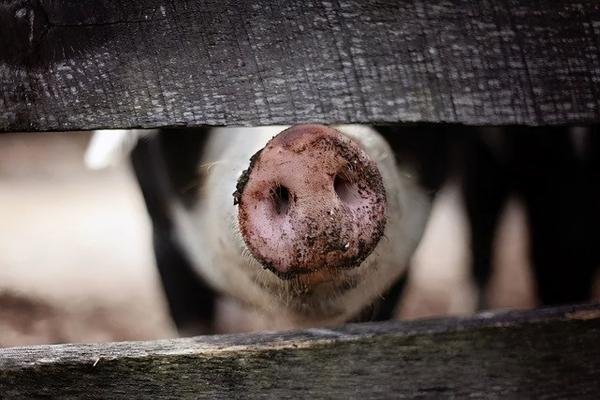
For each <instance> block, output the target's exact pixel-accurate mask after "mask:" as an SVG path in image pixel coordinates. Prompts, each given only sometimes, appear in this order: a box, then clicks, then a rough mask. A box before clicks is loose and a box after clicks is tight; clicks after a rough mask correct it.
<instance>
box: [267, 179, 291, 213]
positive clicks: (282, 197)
mask: <svg viewBox="0 0 600 400" xmlns="http://www.w3.org/2000/svg"><path fill="white" fill-rule="evenodd" d="M271 199H272V200H273V208H274V209H275V213H277V215H284V214H287V212H288V210H289V208H290V191H289V190H288V188H286V187H285V186H282V185H277V186H275V187H274V188H273V189H271Z"/></svg>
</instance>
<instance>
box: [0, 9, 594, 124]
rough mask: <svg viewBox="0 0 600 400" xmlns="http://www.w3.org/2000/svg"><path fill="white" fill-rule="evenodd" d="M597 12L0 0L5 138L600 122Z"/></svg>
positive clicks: (0, 112) (0, 102)
mask: <svg viewBox="0 0 600 400" xmlns="http://www.w3.org/2000/svg"><path fill="white" fill-rule="evenodd" d="M599 31H600V2H598V1H596V0H566V1H552V2H539V1H530V0H505V1H489V0H488V1H486V0H484V1H470V0H444V1H442V0H434V1H429V0H412V1H397V0H379V1H376V2H373V1H369V2H365V1H361V0H344V1H335V2H330V1H325V0H309V1H305V0H293V1H285V2H281V1H275V0H260V1H257V2H255V1H252V2H246V1H239V0H224V1H222V0H218V1H217V0H213V1H200V0H189V1H175V2H173V1H165V0H135V1H123V0H121V1H112V0H84V1H81V0H8V1H3V2H1V3H0V93H1V94H0V131H24V130H30V131H31V130H76V129H93V128H101V127H110V128H124V127H156V126H167V125H189V126H197V125H201V124H211V125H213V124H216V125H221V124H226V125H232V124H245V125H260V124H273V123H292V122H306V121H314V122H328V123H330V122H340V121H345V122H399V121H430V122H440V121H446V122H459V123H467V124H507V123H520V124H533V125H537V124H561V123H572V124H575V123H587V122H600V107H599V106H600V97H599V96H598V93H599V92H600V83H599V82H600V60H599V43H600V39H599Z"/></svg>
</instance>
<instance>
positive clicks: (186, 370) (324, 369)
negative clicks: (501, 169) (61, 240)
mask: <svg viewBox="0 0 600 400" xmlns="http://www.w3.org/2000/svg"><path fill="white" fill-rule="evenodd" d="M599 335H600V305H599V304H596V305H581V306H572V307H562V308H555V309H545V310H538V311H526V312H508V313H498V314H483V315H480V316H477V317H475V318H471V319H441V320H429V321H414V322H387V323H379V324H354V325H347V326H345V327H342V328H339V329H312V330H304V331H299V332H287V333H269V334H261V335H258V334H253V335H228V336H212V337H208V336H207V337H197V338H190V339H178V340H165V341H156V342H129V343H125V342H124V343H107V344H80V345H77V344H71V345H57V346H37V347H26V348H7V349H0V396H1V397H2V398H34V397H46V396H47V397H55V398H61V399H66V398H78V397H91V398H110V399H120V398H124V399H130V398H150V397H151V398H227V399H229V398H232V397H248V398H290V399H296V398H299V397H302V398H323V397H326V398H344V399H345V398H361V399H370V398H390V397H393V398H439V397H456V398H503V399H505V398H557V399H558V398H560V399H562V398H569V399H574V398H594V399H595V398H597V396H598V393H599V390H600V379H598V376H600V343H599V342H598V338H599V337H600V336H599Z"/></svg>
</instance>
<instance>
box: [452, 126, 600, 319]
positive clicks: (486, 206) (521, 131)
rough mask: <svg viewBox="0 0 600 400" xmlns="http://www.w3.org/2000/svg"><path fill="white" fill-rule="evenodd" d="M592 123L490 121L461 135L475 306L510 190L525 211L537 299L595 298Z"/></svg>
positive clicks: (599, 160)
mask: <svg viewBox="0 0 600 400" xmlns="http://www.w3.org/2000/svg"><path fill="white" fill-rule="evenodd" d="M596 130H597V127H576V128H569V127H495V128H482V129H481V130H478V131H475V132H471V133H469V134H466V135H465V136H464V138H463V145H462V146H461V152H462V154H463V156H464V157H462V167H461V168H460V169H461V171H462V172H461V181H462V183H463V185H462V190H463V195H464V199H465V206H466V211H467V216H468V221H469V227H470V230H471V248H472V255H473V277H474V280H475V282H476V284H477V286H478V287H479V289H480V294H481V295H480V300H479V303H480V304H479V306H480V308H486V307H487V306H488V304H487V301H486V298H485V290H486V288H487V287H488V286H489V282H490V279H491V275H492V265H491V258H492V250H493V242H494V237H495V233H496V230H497V225H498V221H499V218H500V216H501V214H502V210H503V208H504V207H505V205H506V203H507V200H508V198H509V197H510V196H515V197H516V198H517V199H519V200H520V202H521V203H522V205H523V207H524V211H525V214H526V216H527V228H528V232H529V253H530V254H529V257H530V262H531V265H532V272H533V277H534V279H533V280H534V283H535V286H536V287H535V291H536V292H537V297H538V299H539V303H540V304H542V305H556V304H564V303H578V302H584V301H589V300H590V299H591V298H592V290H593V285H594V277H595V275H596V274H597V271H598V267H600V250H599V249H600V246H599V245H600V242H599V240H598V226H600V140H599V136H598V132H595V131H596Z"/></svg>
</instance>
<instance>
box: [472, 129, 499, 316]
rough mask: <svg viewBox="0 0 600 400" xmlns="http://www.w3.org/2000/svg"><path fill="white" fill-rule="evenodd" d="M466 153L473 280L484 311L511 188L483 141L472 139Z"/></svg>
mask: <svg viewBox="0 0 600 400" xmlns="http://www.w3.org/2000/svg"><path fill="white" fill-rule="evenodd" d="M480 134H485V133H480ZM464 151H465V165H464V173H463V180H464V181H463V197H464V199H465V208H466V212H467V217H468V221H469V226H470V231H471V251H472V257H473V261H472V263H473V264H472V268H473V278H474V279H475V283H476V285H477V287H478V288H479V308H480V309H483V308H486V307H487V301H486V289H487V286H488V283H489V281H490V277H491V274H492V265H491V262H492V254H493V243H494V238H495V236H496V231H497V227H498V221H499V217H500V215H501V213H502V210H503V208H504V206H505V205H506V202H507V199H508V196H509V194H510V193H509V190H510V187H509V182H508V177H507V173H506V171H505V167H504V166H502V165H500V163H498V162H497V160H496V158H495V157H494V155H493V154H492V152H491V150H490V149H489V148H488V147H487V146H486V145H485V144H484V143H483V142H482V141H480V140H479V138H477V137H475V136H472V137H470V138H468V139H467V140H466V143H465V149H464Z"/></svg>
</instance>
